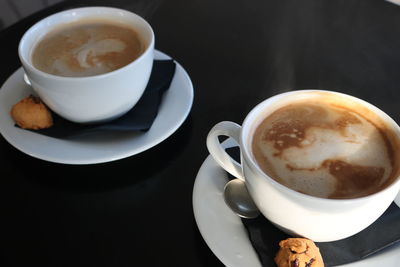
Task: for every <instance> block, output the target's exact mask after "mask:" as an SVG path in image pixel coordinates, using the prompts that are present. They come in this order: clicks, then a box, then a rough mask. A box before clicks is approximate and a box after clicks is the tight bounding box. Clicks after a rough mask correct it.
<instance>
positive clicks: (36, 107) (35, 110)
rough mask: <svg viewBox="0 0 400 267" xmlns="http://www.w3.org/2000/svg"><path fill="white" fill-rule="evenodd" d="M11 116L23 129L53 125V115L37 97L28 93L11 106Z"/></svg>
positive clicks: (35, 128)
mask: <svg viewBox="0 0 400 267" xmlns="http://www.w3.org/2000/svg"><path fill="white" fill-rule="evenodd" d="M11 117H12V118H13V119H14V121H15V123H16V124H17V125H18V126H19V127H21V128H24V129H33V130H39V129H43V128H49V127H51V126H52V125H53V117H52V116H51V113H50V111H49V110H48V109H47V107H46V106H45V105H44V104H43V102H42V101H41V100H40V98H39V97H35V96H33V95H30V96H28V97H26V98H24V99H22V100H21V101H19V102H18V103H16V104H14V106H13V107H12V108H11Z"/></svg>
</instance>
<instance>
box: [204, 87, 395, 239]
mask: <svg viewBox="0 0 400 267" xmlns="http://www.w3.org/2000/svg"><path fill="white" fill-rule="evenodd" d="M320 93H324V94H329V95H334V96H335V97H339V98H341V99H343V100H344V101H353V102H354V103H358V104H359V105H361V106H362V107H365V108H367V109H368V110H370V111H372V112H373V113H374V114H376V115H378V116H379V118H380V119H381V120H383V122H384V123H385V124H386V125H387V126H388V127H390V129H391V130H392V131H393V133H394V138H395V139H396V142H398V144H399V143H400V128H399V126H398V125H397V124H396V123H395V122H394V121H393V120H392V119H391V118H390V117H389V116H388V115H386V114H385V113H384V112H383V111H381V110H379V109H378V108H377V107H375V106H373V105H371V104H369V103H367V102H365V101H363V100H360V99H358V98H355V97H352V96H349V95H345V94H341V93H336V92H329V91H322V90H300V91H292V92H288V93H283V94H280V95H276V96H274V97H271V98H268V99H267V100H265V101H263V102H262V103H260V104H259V105H257V106H256V107H255V108H253V109H252V110H251V111H250V113H249V114H248V115H247V116H246V118H245V120H244V122H243V124H242V126H239V125H238V124H236V123H233V122H229V121H224V122H220V123H218V124H216V125H215V126H214V127H213V128H212V129H211V130H210V132H209V134H208V137H207V147H208V150H209V152H210V154H211V155H212V156H213V158H214V159H215V160H216V162H217V163H218V164H219V165H221V167H223V168H224V169H225V170H226V171H228V172H229V173H231V174H232V175H233V176H235V177H237V178H239V179H242V180H244V181H245V184H246V186H247V189H248V191H249V193H250V195H251V196H252V198H253V200H254V202H255V204H256V205H257V207H258V208H259V209H260V211H261V212H262V214H263V215H264V216H265V217H266V218H267V219H268V220H269V221H271V222H272V223H273V224H275V225H276V226H277V227H278V228H280V229H281V230H283V231H285V232H287V233H289V234H291V235H293V236H302V237H306V238H309V239H312V240H314V241H317V242H325V241H335V240H339V239H343V238H346V237H349V236H351V235H354V234H356V233H358V232H360V231H361V230H363V229H364V228H366V227H367V226H369V225H370V224H372V223H373V222H374V221H375V220H376V219H378V218H379V217H380V216H381V215H382V214H383V213H384V211H385V210H386V209H387V208H388V207H389V205H390V204H391V203H392V202H393V200H394V199H395V197H396V195H397V193H398V192H399V189H400V179H399V177H398V172H399V170H397V178H396V179H395V181H394V182H392V183H391V184H390V185H389V186H387V187H386V188H384V189H382V190H381V191H379V192H377V193H374V194H371V195H368V196H365V197H358V198H351V199H328V198H319V197H314V196H310V195H307V194H303V193H299V192H297V191H295V190H292V189H290V188H288V187H286V186H284V185H282V184H280V183H278V182H277V181H275V180H274V179H272V178H271V177H269V176H268V175H267V174H266V173H264V172H263V171H262V170H261V168H260V167H259V166H258V165H257V162H256V160H255V159H254V156H253V155H252V145H251V144H252V137H253V135H254V132H255V129H256V128H257V126H258V125H259V124H260V123H261V121H262V120H263V119H264V118H266V117H267V116H268V115H269V114H271V113H272V112H274V111H275V110H277V109H279V108H281V107H283V106H285V105H287V104H290V103H293V101H296V100H299V99H311V98H313V97H317V96H318V95H319V94H320ZM218 136H228V137H231V138H233V139H234V140H235V141H236V142H237V143H238V144H239V147H240V151H241V164H239V163H237V162H236V161H235V160H233V159H232V158H231V157H230V156H229V155H228V154H227V153H226V152H225V150H224V149H223V148H222V146H221V144H220V142H219V140H218ZM396 168H397V169H398V167H396Z"/></svg>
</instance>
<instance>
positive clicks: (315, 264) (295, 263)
mask: <svg viewBox="0 0 400 267" xmlns="http://www.w3.org/2000/svg"><path fill="white" fill-rule="evenodd" d="M279 246H280V249H279V251H278V253H277V254H276V257H275V263H276V264H277V265H278V267H324V262H323V260H322V256H321V253H320V252H319V248H318V247H317V246H315V244H314V242H313V241H311V240H309V239H306V238H288V239H286V240H282V241H281V242H279Z"/></svg>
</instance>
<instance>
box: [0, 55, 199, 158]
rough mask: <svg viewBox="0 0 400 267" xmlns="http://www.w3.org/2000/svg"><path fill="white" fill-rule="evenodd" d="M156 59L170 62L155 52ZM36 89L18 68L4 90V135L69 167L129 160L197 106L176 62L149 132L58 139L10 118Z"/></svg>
mask: <svg viewBox="0 0 400 267" xmlns="http://www.w3.org/2000/svg"><path fill="white" fill-rule="evenodd" d="M154 57H155V59H170V57H169V56H168V55H166V54H164V53H162V52H160V51H155V55H154ZM31 92H33V91H32V89H31V88H30V87H29V86H27V85H26V84H25V83H24V81H23V70H22V68H20V69H18V70H17V71H16V72H15V73H14V74H13V75H11V76H10V77H9V78H8V80H7V81H6V82H5V83H4V84H3V86H2V88H1V90H0V114H3V115H2V116H0V133H1V134H2V135H3V137H4V138H5V139H6V140H7V141H8V142H9V143H10V144H11V145H13V146H14V147H16V148H17V149H19V150H20V151H22V152H24V153H26V154H28V155H30V156H32V157H36V158H39V159H43V160H46V161H51V162H57V163H65V164H94V163H102V162H108V161H113V160H118V159H122V158H125V157H129V156H132V155H135V154H138V153H140V152H143V151H145V150H147V149H149V148H151V147H153V146H155V145H157V144H159V143H160V142H162V141H163V140H165V139H166V138H167V137H169V136H170V135H171V134H172V133H174V132H175V131H176V130H177V129H178V128H179V127H180V126H181V125H182V123H183V122H184V120H185V119H186V117H187V116H188V114H189V112H190V109H191V107H192V103H193V85H192V82H191V80H190V77H189V75H188V74H187V73H186V71H185V70H184V68H183V67H182V66H181V65H180V64H179V63H178V62H176V71H175V76H174V77H173V80H172V82H171V86H170V88H169V90H167V92H166V93H165V94H164V96H163V99H162V102H161V106H160V108H159V112H158V115H157V117H156V119H155V121H154V123H153V125H152V127H151V128H150V130H149V131H147V132H145V133H138V132H135V133H97V134H93V135H90V136H81V137H76V138H70V139H68V140H67V139H56V138H51V137H47V136H44V135H40V134H37V133H34V132H31V131H26V130H22V129H19V128H17V127H15V126H14V121H13V120H12V118H11V117H10V116H9V115H8V114H9V112H10V110H11V107H12V105H13V104H14V103H16V102H18V101H19V100H21V99H22V98H24V97H26V96H27V95H29V94H30V93H31Z"/></svg>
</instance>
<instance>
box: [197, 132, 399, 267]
mask: <svg viewBox="0 0 400 267" xmlns="http://www.w3.org/2000/svg"><path fill="white" fill-rule="evenodd" d="M235 145H236V143H235V142H234V141H233V140H232V139H228V140H227V141H225V142H224V143H223V146H224V147H226V148H227V147H232V146H235ZM227 181H228V177H227V174H226V172H225V170H223V169H222V168H221V167H219V165H218V164H217V163H216V162H215V161H214V159H213V158H212V157H211V156H208V158H207V159H206V160H205V161H204V163H203V165H202V166H201V168H200V170H199V172H198V174H197V177H196V181H195V184H194V189H193V210H194V216H195V219H196V222H197V226H198V227H199V230H200V233H201V235H202V236H203V238H204V240H205V241H206V243H207V245H208V246H209V247H210V249H211V250H212V251H213V253H214V254H215V255H216V256H217V257H218V258H219V259H220V260H221V262H222V263H223V264H225V265H226V266H228V267H243V266H246V267H261V263H260V261H259V259H258V256H257V254H256V252H255V250H254V249H253V247H252V245H251V242H250V240H249V238H248V236H247V232H246V229H245V227H244V226H243V224H242V222H241V220H240V219H239V217H238V216H236V215H235V214H234V213H233V212H232V211H231V210H230V209H229V208H228V207H227V206H226V205H225V202H224V200H223V196H222V192H223V189H224V186H225V184H226V183H227ZM399 262H400V244H397V245H395V246H392V247H390V248H388V249H385V250H384V251H382V252H380V253H377V254H375V255H373V256H371V257H369V258H367V259H365V260H362V261H359V262H355V263H351V264H346V265H341V267H377V266H388V267H389V266H393V267H397V266H399Z"/></svg>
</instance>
